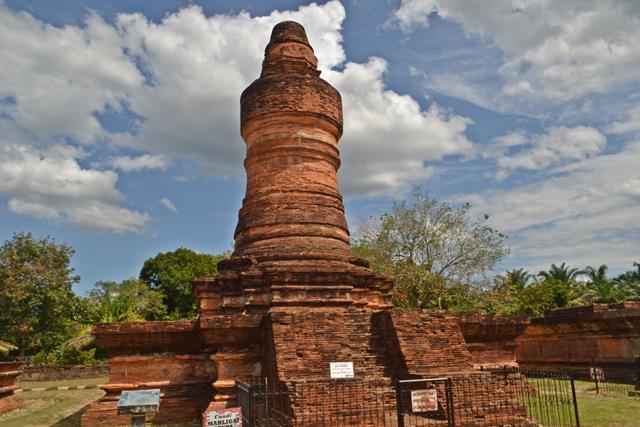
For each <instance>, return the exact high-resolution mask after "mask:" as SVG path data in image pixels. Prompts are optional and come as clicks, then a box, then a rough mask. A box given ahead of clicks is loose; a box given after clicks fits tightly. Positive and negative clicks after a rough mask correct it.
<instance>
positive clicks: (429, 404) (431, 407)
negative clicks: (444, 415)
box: [411, 388, 438, 412]
mask: <svg viewBox="0 0 640 427" xmlns="http://www.w3.org/2000/svg"><path fill="white" fill-rule="evenodd" d="M411 410H412V411H413V412H433V411H437V410H438V390H436V389H435V388H431V389H427V390H413V391H412V392H411Z"/></svg>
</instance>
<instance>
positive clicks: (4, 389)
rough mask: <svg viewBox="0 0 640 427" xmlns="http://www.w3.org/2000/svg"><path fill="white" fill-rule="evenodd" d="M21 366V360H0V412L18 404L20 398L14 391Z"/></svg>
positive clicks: (22, 365)
mask: <svg viewBox="0 0 640 427" xmlns="http://www.w3.org/2000/svg"><path fill="white" fill-rule="evenodd" d="M23 368H24V363H22V362H0V413H2V412H7V411H10V410H12V409H15V408H17V407H18V406H20V403H21V402H20V399H18V397H17V396H15V395H14V391H15V390H16V389H17V388H18V385H17V380H18V377H19V376H20V374H22V370H23Z"/></svg>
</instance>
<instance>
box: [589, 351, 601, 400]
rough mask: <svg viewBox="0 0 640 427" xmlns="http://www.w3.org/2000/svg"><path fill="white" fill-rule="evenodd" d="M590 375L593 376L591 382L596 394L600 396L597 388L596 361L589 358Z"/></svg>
mask: <svg viewBox="0 0 640 427" xmlns="http://www.w3.org/2000/svg"><path fill="white" fill-rule="evenodd" d="M590 374H591V375H592V376H593V380H594V381H595V383H596V394H600V387H599V386H598V371H597V370H596V359H595V358H593V357H592V358H591V372H590Z"/></svg>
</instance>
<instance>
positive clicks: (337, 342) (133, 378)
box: [82, 309, 525, 426]
mask: <svg viewBox="0 0 640 427" xmlns="http://www.w3.org/2000/svg"><path fill="white" fill-rule="evenodd" d="M236 320H237V321H238V320H239V319H236ZM252 322H255V320H253V321H252ZM252 322H248V323H243V322H242V321H239V324H240V325H241V327H239V328H238V329H239V330H237V331H235V330H234V328H233V327H228V329H227V333H228V335H229V336H242V337H245V338H246V337H253V338H255V341H253V342H247V343H246V344H245V345H244V346H243V345H239V344H238V343H235V344H231V343H230V342H226V343H224V342H223V343H221V344H220V345H217V346H213V345H212V344H211V343H209V344H207V342H206V340H207V339H210V338H211V337H210V336H209V337H208V338H207V335H206V334H203V333H202V330H200V329H199V328H198V327H197V324H194V323H193V322H148V323H151V325H150V326H149V325H148V324H146V323H139V324H119V325H118V328H115V326H114V325H103V326H102V327H103V328H104V329H103V330H102V331H101V333H102V334H103V335H100V331H97V332H98V340H99V341H100V342H101V343H102V346H103V347H106V346H107V343H106V342H105V341H106V337H109V339H110V340H111V341H110V342H111V344H112V347H111V349H110V350H111V352H113V353H116V355H113V356H112V357H110V358H109V361H108V363H109V370H110V378H109V383H108V384H105V385H103V386H102V388H103V390H105V392H106V395H105V396H104V397H103V398H101V399H100V400H98V401H97V402H95V403H94V404H92V405H91V406H90V408H89V409H88V410H87V411H86V413H85V414H84V415H83V417H82V425H85V426H100V425H102V426H112V425H117V424H118V423H121V424H123V425H124V424H126V423H127V422H128V417H124V416H118V415H117V408H116V404H117V399H118V396H119V394H120V392H121V391H122V390H135V389H144V388H160V389H161V392H162V394H161V403H160V410H159V412H158V413H157V414H155V415H154V416H153V417H151V416H150V417H149V419H148V421H150V422H154V423H175V422H185V421H189V420H197V419H200V417H201V414H202V412H203V411H204V410H205V408H207V407H209V408H211V409H219V408H223V407H232V406H236V405H237V401H236V396H235V380H236V379H238V378H244V377H266V378H269V379H270V381H272V382H273V383H276V382H284V383H286V382H290V381H300V380H307V381H314V380H328V379H329V378H330V372H329V363H330V362H347V361H350V362H353V365H354V371H355V377H356V379H358V380H379V381H386V382H388V383H389V384H393V382H394V381H395V379H398V378H400V379H409V378H423V377H434V376H440V375H447V376H451V377H454V378H466V379H465V381H466V382H470V383H473V381H474V378H477V379H478V380H477V384H478V387H482V388H483V390H482V391H483V392H484V393H485V394H486V392H487V390H486V388H487V387H490V388H491V387H493V388H494V389H495V390H493V393H495V394H496V395H500V393H502V394H504V395H505V405H506V406H505V408H506V411H507V412H508V414H509V415H508V416H506V415H505V417H503V418H504V419H503V421H505V423H507V421H509V420H511V421H517V420H518V419H520V420H522V419H524V416H525V413H524V412H523V411H524V409H521V410H518V409H517V408H516V409H514V407H515V406H514V405H516V403H515V400H514V399H513V396H511V397H510V396H509V390H508V389H505V387H504V385H501V384H500V382H495V384H493V383H492V382H491V381H490V380H489V379H488V377H489V374H488V373H483V372H478V371H474V370H473V369H472V361H471V356H470V353H469V351H468V350H467V347H466V344H465V341H464V338H463V336H462V333H461V331H460V327H459V326H458V322H457V319H456V317H454V316H453V315H451V314H448V313H446V312H443V311H430V310H424V311H423V310H404V309H393V310H387V311H379V312H371V311H369V312H363V311H353V310H348V309H344V310H332V311H329V312H327V311H308V310H286V309H283V310H273V311H271V312H269V313H267V314H265V315H264V317H263V318H262V319H261V321H260V322H259V324H258V325H257V326H256V327H255V328H254V329H255V330H253V331H251V330H250V329H251V328H246V327H245V326H247V324H251V323H252ZM145 325H146V326H147V327H146V328H145ZM139 334H143V336H138V335H139ZM143 337H144V340H145V341H144V342H145V345H146V346H148V348H149V350H148V351H146V352H145V351H143V349H142V348H137V349H135V350H134V351H131V350H129V351H128V353H130V354H123V353H126V352H127V350H125V348H126V346H125V343H126V342H129V343H133V342H140V340H142V339H143ZM186 338H188V340H189V342H190V345H189V346H188V347H187V348H188V349H189V353H185V352H184V349H185V346H184V343H185V339H186ZM180 343H182V344H183V345H177V344H180ZM178 348H181V352H176V349H178ZM134 353H135V354H134ZM480 377H482V378H480ZM455 397H456V401H457V402H458V403H457V404H458V405H470V406H474V398H473V397H469V396H467V395H465V396H455ZM343 398H344V396H343ZM323 399H326V396H324V397H323ZM478 399H479V398H478ZM510 401H513V402H514V405H510V404H509V402H510ZM476 403H477V402H476ZM306 404H307V405H311V406H313V405H314V403H313V402H312V401H307V402H306ZM318 404H319V403H318ZM475 406H477V407H478V408H480V409H477V410H476V412H478V411H479V413H477V414H475V415H474V416H477V417H480V418H481V417H483V416H484V415H483V414H482V412H483V411H485V410H484V409H482V407H481V405H477V404H476V405H475ZM496 411H497V412H496ZM485 412H486V411H485ZM491 413H492V416H494V417H497V416H498V415H500V410H499V408H492V409H491ZM514 413H515V414H516V415H517V417H516V419H514ZM496 414H497V415H496ZM485 415H487V416H488V415H489V414H488V413H487V414H485ZM509 417H510V418H509ZM372 425H373V424H372Z"/></svg>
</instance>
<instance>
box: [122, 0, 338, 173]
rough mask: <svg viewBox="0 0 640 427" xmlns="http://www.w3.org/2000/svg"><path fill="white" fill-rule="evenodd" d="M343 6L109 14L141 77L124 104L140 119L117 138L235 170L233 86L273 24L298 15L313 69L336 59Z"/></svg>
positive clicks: (248, 77) (256, 67)
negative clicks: (257, 13) (131, 131)
mask: <svg viewBox="0 0 640 427" xmlns="http://www.w3.org/2000/svg"><path fill="white" fill-rule="evenodd" d="M344 17H345V11H344V8H343V6H342V5H341V4H340V3H339V2H337V1H330V2H328V3H326V4H324V5H322V6H318V5H316V4H311V5H308V6H303V7H300V8H299V9H298V10H297V11H291V12H277V11H276V12H273V13H271V14H270V15H268V16H263V17H251V16H250V15H249V14H248V13H245V12H241V13H239V14H238V15H214V16H210V17H207V16H205V15H204V13H203V11H202V9H201V8H200V7H198V6H190V7H187V8H184V9H181V10H180V11H178V12H176V13H174V14H171V15H168V16H167V17H165V18H164V19H163V20H162V22H160V23H154V22H152V21H150V20H149V19H147V18H146V17H145V16H144V15H141V14H121V15H119V16H118V18H117V20H116V25H117V27H118V31H119V32H120V34H121V35H122V40H123V44H124V46H125V47H126V48H127V49H128V51H129V52H130V55H131V56H132V57H135V58H136V59H137V60H138V63H139V64H140V65H141V67H142V68H143V70H144V72H145V74H146V75H147V76H148V80H149V81H148V84H147V85H144V86H142V87H140V88H139V89H138V90H136V91H133V92H132V93H131V99H130V107H131V109H132V110H133V111H135V112H136V113H137V114H139V115H140V116H142V117H144V122H143V123H142V124H141V126H140V128H139V129H136V133H135V135H124V137H123V136H119V137H118V140H119V142H120V143H121V144H126V145H129V146H132V147H135V148H136V149H139V150H148V151H153V152H156V153H164V154H166V155H169V156H172V157H182V158H189V159H192V160H195V161H196V162H197V163H198V164H199V165H200V166H201V167H202V169H203V171H204V172H205V173H206V174H209V175H215V176H231V177H235V178H239V177H241V176H242V167H241V165H242V158H243V157H244V144H243V143H242V140H241V139H240V135H239V128H240V122H239V120H240V118H239V116H240V93H241V92H242V91H243V90H244V88H245V87H247V86H248V85H249V84H250V83H251V82H252V81H253V80H255V79H257V78H258V77H259V75H260V67H261V63H262V58H263V55H264V48H265V46H266V43H267V42H268V40H269V36H270V34H271V29H272V28H273V26H274V25H275V24H276V23H278V22H280V21H282V20H288V19H293V20H296V21H299V22H301V23H302V24H303V25H304V26H305V28H306V30H307V33H308V36H309V39H310V40H311V43H312V44H313V47H314V49H315V52H316V56H317V57H318V61H319V66H320V68H321V69H325V70H326V69H330V68H332V67H334V66H336V65H338V64H339V63H341V62H342V61H344V58H345V55H344V50H343V48H342V44H341V42H342V35H341V32H340V30H341V26H342V21H343V20H344Z"/></svg>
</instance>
